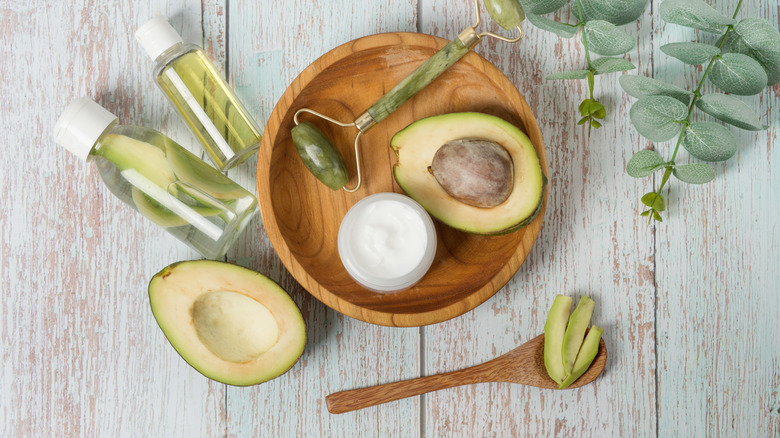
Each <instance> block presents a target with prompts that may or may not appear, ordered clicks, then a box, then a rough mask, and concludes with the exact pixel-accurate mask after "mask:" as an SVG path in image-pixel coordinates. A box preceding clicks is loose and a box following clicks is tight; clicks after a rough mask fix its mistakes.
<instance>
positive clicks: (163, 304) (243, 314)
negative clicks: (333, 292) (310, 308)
mask: <svg viewBox="0 0 780 438" xmlns="http://www.w3.org/2000/svg"><path fill="white" fill-rule="evenodd" d="M149 300H150V302H151V306H152V313H153V314H154V317H155V319H156V320H157V323H158V324H159V325H160V328H161V329H162V331H163V333H164V334H165V336H166V337H167V338H168V341H169V342H170V343H171V345H172V346H173V348H174V349H176V351H177V352H178V353H179V354H180V355H181V357H182V358H184V360H185V361H187V363H189V364H190V365H192V367H193V368H195V369H196V370H198V371H199V372H200V373H201V374H203V375H204V376H206V377H208V378H210V379H213V380H216V381H218V382H222V383H226V384H229V385H236V386H247V385H255V384H258V383H262V382H265V381H267V380H270V379H273V378H275V377H278V376H280V375H281V374H284V373H285V372H286V371H287V370H289V369H290V368H291V367H292V366H293V364H295V362H296V361H297V360H298V358H299V357H300V356H301V354H302V353H303V348H304V345H305V343H306V326H305V324H304V321H303V317H302V316H301V312H300V310H298V307H297V306H296V305H295V302H294V301H293V300H292V299H291V298H290V296H289V295H287V293H286V292H285V291H284V289H282V288H281V287H279V285H277V284H276V283H274V282H273V281H272V280H271V279H269V278H267V277H265V276H263V275H261V274H259V273H257V272H255V271H252V270H250V269H246V268H243V267H241V266H237V265H233V264H230V263H225V262H217V261H211V260H196V261H186V262H179V263H174V264H172V265H170V266H168V267H166V268H165V269H163V270H162V271H160V272H159V273H158V274H157V275H155V276H154V277H153V278H152V280H151V281H150V282H149Z"/></svg>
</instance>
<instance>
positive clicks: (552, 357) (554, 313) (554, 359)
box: [544, 295, 572, 384]
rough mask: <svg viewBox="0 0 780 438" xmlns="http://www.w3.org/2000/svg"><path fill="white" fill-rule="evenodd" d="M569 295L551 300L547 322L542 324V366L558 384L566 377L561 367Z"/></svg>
mask: <svg viewBox="0 0 780 438" xmlns="http://www.w3.org/2000/svg"><path fill="white" fill-rule="evenodd" d="M571 304H572V299H571V297H567V296H564V295H558V296H556V297H555V301H553V305H552V307H550V312H549V313H548V314H547V322H546V323H545V324H544V367H545V368H546V369H547V374H549V375H550V378H551V379H553V380H555V382H556V383H558V384H560V383H561V382H563V380H564V379H565V378H566V371H564V369H563V356H562V354H561V349H562V348H563V336H564V334H565V333H566V324H567V323H568V321H569V313H571Z"/></svg>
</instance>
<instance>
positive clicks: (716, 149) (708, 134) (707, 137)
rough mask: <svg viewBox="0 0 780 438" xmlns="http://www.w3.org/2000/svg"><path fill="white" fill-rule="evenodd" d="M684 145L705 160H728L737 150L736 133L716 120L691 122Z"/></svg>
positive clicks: (691, 152) (683, 141)
mask: <svg viewBox="0 0 780 438" xmlns="http://www.w3.org/2000/svg"><path fill="white" fill-rule="evenodd" d="M682 145H683V147H684V148H685V149H686V150H687V151H688V152H689V153H690V154H691V155H693V156H694V157H695V158H698V159H700V160H703V161H726V160H728V159H729V158H731V157H733V156H734V154H735V153H736V152H737V139H736V138H735V137H734V134H733V133H732V132H731V131H730V130H729V129H728V128H726V127H725V126H723V125H721V124H720V123H715V122H696V123H691V124H690V126H688V129H686V130H685V133H684V134H683V138H682Z"/></svg>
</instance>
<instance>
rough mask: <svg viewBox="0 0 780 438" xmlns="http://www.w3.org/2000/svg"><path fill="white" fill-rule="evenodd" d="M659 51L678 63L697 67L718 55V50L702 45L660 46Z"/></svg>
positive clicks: (676, 44)
mask: <svg viewBox="0 0 780 438" xmlns="http://www.w3.org/2000/svg"><path fill="white" fill-rule="evenodd" d="M661 51H662V52H664V53H666V54H667V55H669V56H671V57H673V58H677V59H679V60H680V61H682V62H684V63H686V64H690V65H699V64H704V63H705V62H707V61H709V60H710V58H712V57H713V56H715V55H719V54H720V49H719V48H717V47H715V46H712V45H710V44H704V43H670V44H664V45H663V46H661Z"/></svg>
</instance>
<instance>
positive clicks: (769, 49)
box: [723, 18, 780, 86]
mask: <svg viewBox="0 0 780 438" xmlns="http://www.w3.org/2000/svg"><path fill="white" fill-rule="evenodd" d="M723 51H724V52H735V53H742V54H743V55H748V56H750V57H752V58H753V59H755V60H756V61H758V63H759V64H761V67H763V68H764V70H765V71H766V74H767V78H768V81H767V83H768V85H770V86H771V85H774V84H776V83H778V82H780V32H778V31H777V29H775V28H774V27H773V26H772V25H771V24H769V22H767V21H766V20H762V19H759V18H745V19H742V20H740V22H739V23H737V25H736V26H734V29H733V32H729V33H728V35H726V40H725V41H724V42H723Z"/></svg>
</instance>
